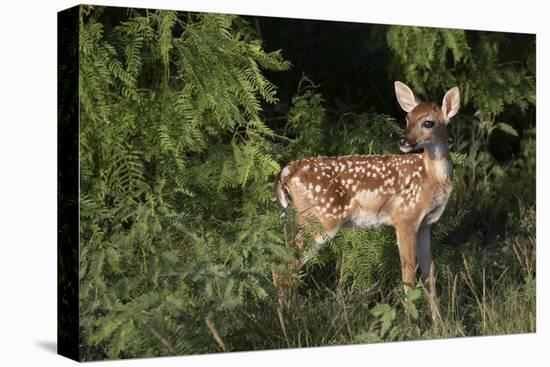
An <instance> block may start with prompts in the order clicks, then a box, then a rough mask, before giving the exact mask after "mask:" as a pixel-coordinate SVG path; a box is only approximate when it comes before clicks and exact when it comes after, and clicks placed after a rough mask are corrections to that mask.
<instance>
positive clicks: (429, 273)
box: [416, 225, 439, 320]
mask: <svg viewBox="0 0 550 367" xmlns="http://www.w3.org/2000/svg"><path fill="white" fill-rule="evenodd" d="M430 229H431V227H430V226H428V225H426V226H422V227H420V230H419V231H418V235H417V241H416V256H417V257H418V263H419V264H420V270H421V271H422V277H423V278H424V282H426V281H427V282H428V291H429V301H430V308H431V310H432V319H433V320H436V318H437V317H438V316H439V307H438V306H437V300H436V290H435V264H434V261H433V257H432V248H431V241H430Z"/></svg>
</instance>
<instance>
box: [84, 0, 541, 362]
mask: <svg viewBox="0 0 550 367" xmlns="http://www.w3.org/2000/svg"><path fill="white" fill-rule="evenodd" d="M80 9H81V10H80V44H79V48H80V76H79V79H80V83H79V86H80V91H79V96H80V111H81V119H80V184H81V186H80V188H81V197H80V215H81V217H80V223H81V227H80V239H81V247H80V312H81V320H80V321H81V323H80V327H81V343H80V344H81V345H82V347H81V351H80V352H81V357H82V358H83V359H85V360H94V359H100V358H119V357H144V356H158V355H166V354H191V353H207V352H215V351H235V350H251V349H265V348H282V347H299V346H316V345H329V344H342V343H357V342H372V341H390V340H405V339H411V338H429V337H442V336H457V335H482V334H483V335H486V334H494V333H501V332H522V331H532V330H534V286H535V273H534V266H533V263H534V226H535V224H534V223H535V220H534V210H535V209H534V204H535V200H534V199H535V196H534V195H535V189H534V188H535V187H534V185H535V183H534V179H533V177H534V174H535V131H534V123H532V120H531V119H529V118H524V119H521V118H520V117H522V116H530V114H532V110H533V108H534V103H535V99H534V95H535V94H534V55H533V54H532V52H531V51H532V49H531V46H530V45H529V44H525V45H524V44H523V43H522V42H519V41H521V40H522V39H520V38H518V39H515V38H514V37H512V36H509V35H501V34H496V33H487V34H485V33H484V34H480V35H474V34H473V33H471V32H465V31H459V30H434V29H424V28H415V27H401V26H391V27H380V28H376V27H374V26H373V27H374V28H373V29H376V30H377V31H376V32H373V33H372V34H379V35H380V33H383V34H384V35H385V37H381V38H380V37H378V38H376V39H378V41H377V42H378V43H377V44H378V45H379V46H377V47H381V46H380V44H383V45H384V47H385V48H387V49H388V50H390V51H389V52H390V53H389V54H388V55H386V56H387V57H388V58H390V59H389V60H387V61H391V68H390V70H389V72H390V74H391V76H392V77H393V76H395V77H399V78H402V79H404V80H406V81H407V82H408V83H410V84H411V86H413V88H414V89H415V90H416V91H417V92H418V93H419V94H420V95H422V96H426V97H428V96H429V97H432V96H439V95H441V94H442V93H443V92H444V91H445V89H446V88H448V87H450V86H451V85H454V84H457V85H459V87H460V88H461V91H464V92H463V102H464V103H463V105H464V107H463V108H462V110H461V114H460V116H459V117H457V118H456V119H454V120H453V122H452V124H451V132H450V136H451V137H452V139H453V141H452V143H451V148H452V149H451V150H452V151H453V153H452V157H453V161H454V163H455V166H456V170H455V176H454V187H455V191H454V192H453V196H452V199H451V201H450V203H449V205H448V208H447V210H446V213H445V215H444V216H443V217H442V219H441V220H440V222H438V223H437V224H436V225H434V228H433V241H434V252H435V257H436V261H437V264H438V265H437V266H438V269H439V270H438V272H439V273H438V281H439V288H440V289H441V292H440V294H441V296H440V300H441V304H442V309H443V310H442V312H443V314H444V318H443V320H442V321H441V323H440V324H438V325H433V324H432V323H431V321H430V318H429V311H428V305H427V303H426V300H425V298H424V297H423V296H422V293H421V291H420V285H419V288H418V289H417V290H415V291H413V292H412V293H410V294H408V295H404V294H403V292H402V290H401V286H400V284H399V283H400V282H399V279H400V268H399V258H398V256H397V249H396V247H395V238H394V233H393V231H392V230H391V228H384V229H380V230H372V231H360V230H355V229H345V230H342V231H341V232H340V233H339V234H338V236H337V237H336V238H335V239H334V240H333V241H331V242H330V244H329V246H327V248H326V249H325V250H323V251H321V252H320V253H318V254H317V255H316V256H315V257H314V258H313V259H312V261H311V263H310V264H309V265H308V266H306V267H305V271H304V272H302V273H301V274H299V275H298V276H297V278H296V280H297V281H298V282H299V284H300V286H301V287H300V292H299V297H298V299H297V300H296V301H295V303H294V304H292V305H290V306H291V307H281V306H280V305H279V303H278V302H277V295H276V291H275V288H274V286H273V282H272V274H273V272H275V273H277V274H281V275H288V276H296V275H295V274H288V269H287V264H288V263H289V261H291V259H293V258H294V257H295V256H297V255H298V254H297V253H295V251H294V250H293V249H292V248H291V246H290V245H291V244H292V242H293V241H294V238H295V236H296V234H297V231H298V228H297V227H296V224H295V222H294V217H293V215H292V211H287V212H286V213H284V212H283V211H281V210H280V208H278V207H276V206H275V204H274V203H272V201H271V199H272V193H273V191H272V190H273V186H272V184H273V182H274V180H275V176H276V175H277V173H278V172H279V170H280V167H281V166H282V165H283V164H285V163H286V162H288V161H290V160H295V159H299V158H303V157H309V156H315V155H343V154H373V153H391V154H395V153H397V149H396V148H397V146H396V138H397V136H398V135H399V134H401V133H402V128H401V127H400V126H399V122H398V121H397V120H396V119H394V118H393V117H390V116H389V115H388V114H386V113H380V112H376V111H377V109H376V108H372V109H367V108H363V107H358V106H357V105H355V104H350V105H345V104H342V103H340V104H338V103H335V102H333V100H332V99H330V98H329V97H327V95H330V90H328V91H327V90H326V89H323V86H322V85H318V84H315V83H319V82H321V81H319V80H315V81H314V80H312V79H310V78H309V77H307V76H306V75H302V77H301V79H300V81H299V82H298V83H297V84H296V85H293V86H292V87H291V88H290V89H289V88H287V90H286V91H285V93H284V94H286V95H291V96H292V97H291V98H290V99H289V100H288V101H286V100H285V101H282V100H281V101H280V100H279V99H278V98H279V97H280V96H279V95H278V93H277V92H278V90H277V87H276V85H275V84H274V83H272V82H271V81H270V80H271V76H273V75H277V74H280V75H286V74H285V73H286V71H287V70H288V69H289V68H290V67H291V64H290V61H288V60H286V59H285V58H283V56H282V51H267V50H266V48H267V47H266V46H265V45H264V44H263V41H262V39H261V38H260V34H261V33H260V32H259V30H258V29H257V28H255V27H252V26H251V23H250V22H248V21H246V20H245V19H244V18H242V17H238V16H233V15H220V14H196V13H183V12H181V13H178V12H173V11H160V10H159V11H151V10H145V9H144V10H136V9H122V8H120V9H111V8H103V7H96V6H82V7H81V8H80ZM373 39H374V38H373ZM507 42H508V43H511V44H513V45H514V47H516V46H517V49H518V54H517V55H519V56H518V58H514V55H513V54H511V53H510V52H507V50H506V47H505V46H504V45H505V44H506V43H507ZM518 44H521V45H519V46H518ZM371 50H372V52H376V51H375V50H376V48H375V47H373V48H372V49H371V48H368V49H367V51H365V52H366V53H367V54H368V52H371ZM283 51H284V50H283ZM327 52H328V51H327ZM292 61H294V60H292ZM382 61H385V59H384V60H382ZM380 64H383V65H386V64H389V62H388V63H385V62H380ZM300 72H302V70H300ZM379 72H380V73H387V72H388V70H380V71H379ZM389 79H390V78H389V77H388V80H389ZM388 98H393V96H388ZM273 111H278V113H279V114H280V116H275V117H274V115H273V114H274V112H273ZM455 120H456V121H455ZM518 121H519V122H518ZM521 121H523V122H521ZM498 134H504V135H498ZM499 136H505V137H506V139H512V140H511V141H512V142H514V141H516V142H518V144H517V145H518V149H517V150H516V151H514V152H508V151H506V152H505V153H506V159H500V158H499V157H497V154H495V150H492V148H491V146H492V143H491V142H492V141H493V139H495V137H499ZM306 239H309V237H308V235H307V233H306ZM306 242H308V245H309V242H311V241H306ZM518 264H519V265H518ZM486 269H489V270H487V271H488V272H491V273H490V274H488V275H487V273H486ZM506 269H508V270H506ZM501 274H502V276H500V275H501ZM486 275H487V276H486ZM489 275H490V276H489ZM480 289H482V292H480V291H479V290H480ZM480 294H482V295H483V296H481V297H480ZM506 297H511V298H510V301H506V302H505V300H506V299H507V298H506ZM513 313H515V314H517V315H521V316H520V318H519V321H518V322H517V323H514V324H507V320H506V318H507V317H508V316H509V315H511V314H513Z"/></svg>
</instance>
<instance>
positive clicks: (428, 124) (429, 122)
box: [422, 120, 435, 129]
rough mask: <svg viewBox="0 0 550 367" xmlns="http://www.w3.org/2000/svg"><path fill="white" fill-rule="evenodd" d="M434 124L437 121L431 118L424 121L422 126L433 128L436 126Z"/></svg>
mask: <svg viewBox="0 0 550 367" xmlns="http://www.w3.org/2000/svg"><path fill="white" fill-rule="evenodd" d="M434 125H435V123H434V122H433V121H430V120H427V121H424V123H423V124H422V126H424V127H425V128H426V129H431V128H432V127H434Z"/></svg>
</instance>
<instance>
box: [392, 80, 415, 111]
mask: <svg viewBox="0 0 550 367" xmlns="http://www.w3.org/2000/svg"><path fill="white" fill-rule="evenodd" d="M395 96H396V97H397V102H399V105H400V106H401V108H402V109H403V111H405V112H411V111H412V109H413V108H415V107H416V105H418V104H419V103H420V100H419V99H418V98H416V96H415V95H414V93H413V91H412V90H411V88H409V87H408V86H407V85H406V84H404V83H401V82H399V81H397V82H395Z"/></svg>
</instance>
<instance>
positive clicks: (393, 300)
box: [229, 210, 536, 350]
mask: <svg viewBox="0 0 550 367" xmlns="http://www.w3.org/2000/svg"><path fill="white" fill-rule="evenodd" d="M534 220H535V213H534V210H532V211H530V212H528V213H526V215H525V216H524V218H523V222H526V223H527V224H529V225H530V224H532V223H534ZM523 222H521V223H519V224H518V226H523V227H525V223H523ZM513 233H514V234H510V235H509V236H508V237H506V238H505V239H502V240H499V241H498V242H497V243H495V245H494V246H492V247H491V248H486V249H476V250H468V252H466V253H463V254H462V256H463V258H462V265H461V266H460V267H459V270H458V271H454V272H453V271H451V270H450V267H446V268H445V267H443V268H440V269H438V287H437V288H438V300H439V305H440V311H441V318H440V319H439V320H436V321H435V322H434V321H432V319H431V313H430V307H429V304H428V302H427V297H426V296H425V294H424V293H423V292H422V285H421V284H420V283H419V284H418V286H417V289H415V290H414V291H412V292H411V293H409V294H405V293H404V292H403V291H402V287H401V286H400V285H395V286H394V287H393V288H390V289H380V288H377V287H373V288H370V289H361V288H360V287H354V286H353V285H349V284H345V283H344V282H340V281H338V280H337V281H336V282H333V283H331V284H332V285H334V286H332V285H331V286H327V285H320V284H318V283H316V282H315V281H313V282H311V280H310V281H309V282H308V287H302V289H301V290H300V295H299V297H297V298H296V299H295V300H294V301H292V302H291V303H289V304H286V305H285V306H283V307H280V306H279V305H278V304H277V303H276V302H271V303H269V304H268V305H267V306H266V308H265V309H262V310H248V311H249V312H247V313H248V316H247V317H248V321H247V322H246V323H245V324H244V325H243V329H244V330H246V334H247V336H246V337H244V339H243V337H242V336H236V335H235V336H233V337H234V339H233V341H232V342H230V343H229V344H231V345H232V346H233V347H232V348H230V349H233V350H250V349H276V348H298V347H313V346H327V345H342V344H353V343H373V342H388V341H402V340H417V339H433V338H452V337H464V336H480V335H499V334H514V333H530V332H535V326H536V302H535V295H536V270H535V264H536V262H535V258H536V251H535V242H536V241H535V234H534V228H533V227H530V228H529V230H527V231H522V230H521V229H518V228H516V229H514V230H513ZM304 276H305V277H306V278H307V277H308V275H307V274H305V275H304ZM311 283H313V284H314V286H311ZM304 288H305V289H304ZM250 315H254V316H250ZM258 334H260V335H258ZM230 338H231V336H230ZM241 346H242V347H241ZM244 346H246V348H244Z"/></svg>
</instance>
